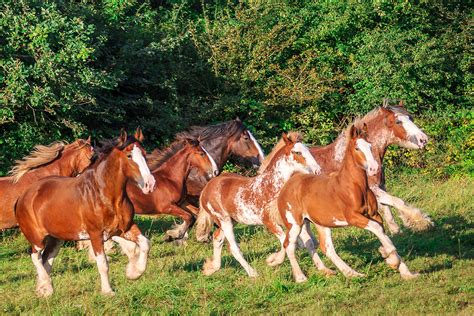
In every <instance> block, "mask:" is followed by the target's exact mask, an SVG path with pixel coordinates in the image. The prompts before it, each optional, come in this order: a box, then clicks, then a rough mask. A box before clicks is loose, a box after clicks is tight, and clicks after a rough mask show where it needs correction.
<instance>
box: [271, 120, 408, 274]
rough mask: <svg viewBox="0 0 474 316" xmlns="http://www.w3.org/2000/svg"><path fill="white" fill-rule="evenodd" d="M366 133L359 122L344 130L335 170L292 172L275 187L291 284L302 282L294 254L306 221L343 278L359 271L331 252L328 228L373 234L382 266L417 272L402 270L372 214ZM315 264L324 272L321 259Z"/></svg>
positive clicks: (373, 167) (371, 162) (372, 169)
mask: <svg viewBox="0 0 474 316" xmlns="http://www.w3.org/2000/svg"><path fill="white" fill-rule="evenodd" d="M366 131H367V125H365V124H364V130H363V131H362V130H359V129H357V128H355V127H354V126H352V127H351V128H350V137H349V140H348V142H347V143H346V146H345V148H344V153H343V154H344V158H343V159H342V162H341V167H340V168H339V170H338V171H336V172H334V173H332V174H329V175H327V174H326V175H318V176H316V175H311V174H296V175H294V176H293V177H291V178H290V179H289V180H288V181H287V183H286V184H285V186H284V187H283V189H282V190H281V193H280V195H279V197H278V201H277V205H278V210H279V214H280V217H281V220H283V223H284V224H285V226H286V228H287V231H286V237H285V241H284V247H285V249H286V254H287V256H288V258H289V260H290V263H291V267H292V270H293V275H294V277H295V280H296V282H304V281H306V277H305V275H304V274H303V272H302V271H301V268H300V267H299V265H298V262H297V261H296V258H295V247H296V241H297V238H298V236H299V235H300V232H301V229H302V227H303V225H308V221H311V222H312V223H314V224H315V225H316V228H317V230H318V234H319V239H320V248H321V250H322V251H323V253H325V254H326V255H327V256H328V257H329V258H330V259H331V261H332V262H333V263H334V264H335V265H336V266H337V267H338V268H339V269H340V270H341V271H342V272H343V274H344V275H345V276H347V277H353V276H362V275H361V274H360V273H358V272H356V271H354V270H352V269H351V268H350V267H349V266H348V265H347V264H346V263H345V262H343V261H342V260H341V258H340V257H339V256H338V255H337V254H336V251H335V250H334V246H333V243H332V239H331V229H330V228H335V227H344V226H355V227H359V228H362V229H366V230H368V231H370V232H372V233H374V234H375V235H376V236H377V237H378V238H379V240H380V242H381V243H382V247H380V248H379V251H380V253H381V254H382V256H383V257H384V258H385V261H386V262H387V264H388V265H389V266H390V267H392V268H394V269H398V270H399V271H400V274H401V276H402V278H404V279H411V278H414V277H416V276H417V274H413V273H411V272H410V271H409V270H408V267H407V266H406V264H405V263H403V261H402V260H401V259H400V256H399V255H398V254H397V251H396V249H395V246H394V245H393V243H392V241H391V240H390V238H389V237H388V236H387V235H386V234H385V233H384V229H383V224H382V218H381V217H380V215H379V214H378V212H377V201H376V199H375V196H374V194H373V192H372V191H371V190H370V188H369V181H368V178H367V175H369V176H374V175H375V174H376V173H377V170H378V167H379V164H378V163H377V162H376V160H375V159H374V156H373V155H372V151H371V145H370V144H369V143H368V142H367V134H366ZM307 229H308V228H307ZM308 230H309V229H308ZM311 255H312V256H313V260H314V256H315V255H316V256H317V254H314V253H312V254H311ZM320 261H321V260H319V262H320ZM315 263H316V260H315ZM318 268H319V269H323V270H327V268H325V267H324V264H322V262H320V265H319V266H318Z"/></svg>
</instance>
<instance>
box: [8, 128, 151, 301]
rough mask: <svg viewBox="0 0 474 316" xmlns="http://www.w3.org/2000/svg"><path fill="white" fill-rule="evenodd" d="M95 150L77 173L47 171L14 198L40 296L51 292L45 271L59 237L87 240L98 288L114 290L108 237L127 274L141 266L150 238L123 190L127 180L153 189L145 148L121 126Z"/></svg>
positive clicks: (133, 276) (140, 269) (138, 272)
mask: <svg viewBox="0 0 474 316" xmlns="http://www.w3.org/2000/svg"><path fill="white" fill-rule="evenodd" d="M139 134H141V132H140V133H139ZM135 136H137V137H138V135H137V133H136V134H135ZM100 151H101V152H100V155H99V156H98V159H97V161H96V162H95V163H94V164H93V165H92V166H91V167H90V168H88V169H86V170H85V171H84V173H82V174H81V175H79V176H78V177H75V178H67V177H48V178H46V179H43V180H40V181H38V182H36V183H35V184H33V185H32V186H31V187H30V188H29V189H28V190H27V191H26V192H25V193H24V194H23V195H22V196H20V198H19V199H18V202H17V204H16V208H15V210H16V218H17V220H18V224H19V225H20V229H21V231H22V232H23V234H24V235H25V237H26V238H27V239H28V241H29V242H30V244H31V247H32V254H31V260H32V261H33V264H34V266H35V267H36V271H37V274H38V280H37V286H36V291H37V294H38V295H39V296H49V295H51V294H52V293H53V287H52V284H51V278H50V275H49V274H50V272H51V268H52V265H53V261H54V258H55V257H56V255H57V253H58V251H59V248H60V246H61V243H62V241H64V240H87V239H90V240H91V243H92V248H93V250H94V254H95V258H96V262H97V267H98V270H99V273H100V278H101V288H102V293H103V294H113V291H112V289H111V287H110V284H109V278H108V263H107V257H106V256H105V254H104V249H103V247H104V245H103V243H104V241H105V240H108V239H109V238H111V237H112V239H113V240H114V241H116V242H118V243H119V244H120V246H121V247H122V249H123V251H124V252H125V253H126V255H127V256H128V258H129V263H128V265H127V272H126V274H127V277H128V278H129V279H137V278H139V277H140V276H141V275H142V273H143V272H144V271H145V268H146V261H147V257H148V252H149V249H150V242H149V240H148V239H147V238H145V237H144V236H143V235H142V234H141V232H140V230H139V228H138V227H137V225H136V224H134V222H133V214H134V211H133V205H132V203H131V202H130V200H129V198H128V196H127V193H126V184H127V181H129V180H130V181H134V182H136V183H137V184H138V185H139V186H140V188H141V189H142V190H143V192H144V193H147V192H151V191H153V187H154V184H155V179H154V178H153V176H152V175H151V173H150V170H149V169H148V167H147V165H146V161H145V158H144V155H145V151H144V149H143V147H142V146H141V144H140V142H139V141H138V140H137V139H136V138H135V137H127V133H125V132H122V133H121V135H120V137H119V138H118V139H117V140H115V141H114V142H111V143H110V144H108V145H107V146H104V147H103V148H102V149H100ZM136 245H138V247H139V251H136Z"/></svg>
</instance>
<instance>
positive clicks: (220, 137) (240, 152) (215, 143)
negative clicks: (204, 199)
mask: <svg viewBox="0 0 474 316" xmlns="http://www.w3.org/2000/svg"><path fill="white" fill-rule="evenodd" d="M188 138H194V139H199V141H200V145H201V146H202V147H203V148H204V149H206V150H207V152H208V153H209V155H211V157H212V158H213V159H214V161H215V162H216V165H217V168H218V169H219V171H221V170H222V168H223V167H224V164H225V162H226V161H227V159H228V158H229V157H230V156H236V157H241V158H245V159H248V160H250V162H251V163H252V164H253V165H254V166H258V165H260V163H261V162H262V161H263V159H264V158H265V155H264V154H263V151H262V148H261V147H260V145H259V144H258V142H257V140H256V139H255V137H254V136H253V135H252V133H251V132H250V131H249V130H248V129H247V128H246V127H245V125H244V123H243V122H242V121H241V120H240V119H238V118H237V119H235V120H231V121H227V122H224V123H220V124H216V125H210V126H193V127H191V128H190V129H189V130H187V131H185V132H181V133H179V134H177V135H176V140H178V141H179V140H186V139H188ZM207 182H208V179H207V178H206V177H205V176H203V175H202V174H200V173H199V171H197V170H194V169H191V172H190V173H189V176H188V178H187V180H186V188H187V197H186V200H185V201H183V203H182V204H181V207H183V208H185V209H186V210H188V211H190V212H191V213H193V214H194V215H198V212H199V208H198V205H199V196H200V195H201V191H202V189H204V186H205V185H206V184H207ZM183 225H184V224H183ZM207 240H208V235H207V236H205V238H204V240H200V241H207Z"/></svg>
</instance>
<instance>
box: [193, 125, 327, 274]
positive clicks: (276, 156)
mask: <svg viewBox="0 0 474 316" xmlns="http://www.w3.org/2000/svg"><path fill="white" fill-rule="evenodd" d="M260 168H261V173H260V174H259V175H258V176H256V177H244V176H240V175H237V174H233V173H225V174H222V175H220V176H219V177H216V178H214V179H212V180H210V181H209V183H208V184H207V185H206V187H205V188H204V190H203V191H202V194H201V199H200V208H201V210H200V211H201V212H200V214H199V217H198V221H201V222H202V225H206V226H208V227H209V226H211V225H212V221H211V218H212V220H213V221H214V222H215V223H216V224H217V226H218V228H217V230H216V231H215V232H214V240H213V244H214V255H213V257H212V259H210V260H208V261H207V262H206V264H205V265H204V271H203V272H204V274H206V275H210V274H212V273H214V272H216V271H217V270H219V269H220V267H221V251H222V245H223V243H224V238H226V239H227V241H228V242H229V246H230V251H231V252H232V255H233V256H234V257H235V258H236V259H237V261H238V262H239V263H240V264H241V265H242V266H243V268H244V269H245V271H246V272H247V274H248V275H249V276H250V277H255V276H257V272H256V271H255V270H254V269H253V268H252V267H251V266H250V265H249V264H248V262H247V261H246V260H245V259H244V257H243V255H242V252H241V251H240V249H239V246H238V245H237V242H236V241H235V237H234V231H233V224H232V221H236V222H238V223H243V224H247V225H262V224H263V225H265V226H266V227H267V228H268V229H269V230H270V232H272V233H273V234H275V235H277V236H278V237H279V238H281V239H284V237H285V234H284V232H283V230H282V229H281V227H280V226H278V224H277V223H275V221H274V219H273V218H271V217H270V216H269V215H270V214H269V210H270V209H271V207H270V206H271V205H272V203H275V201H276V198H277V196H278V193H279V192H280V189H281V188H282V187H283V185H284V184H285V182H286V181H287V180H288V179H289V178H290V176H291V175H292V174H293V173H294V172H296V171H299V172H305V173H308V172H311V173H315V172H319V165H318V164H317V163H316V161H315V160H314V158H313V157H312V156H311V154H310V152H309V150H308V148H307V147H306V146H305V145H303V144H302V143H301V135H299V134H298V133H290V134H289V135H288V136H287V135H286V134H283V137H282V139H281V140H280V142H279V143H278V144H277V145H276V146H275V148H274V149H273V151H272V153H271V154H270V155H269V156H268V157H267V158H266V159H265V160H264V162H263V163H262V165H261V166H260Z"/></svg>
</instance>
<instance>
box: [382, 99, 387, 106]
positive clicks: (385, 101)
mask: <svg viewBox="0 0 474 316" xmlns="http://www.w3.org/2000/svg"><path fill="white" fill-rule="evenodd" d="M382 107H384V108H387V107H388V98H384V99H383V103H382Z"/></svg>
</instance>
